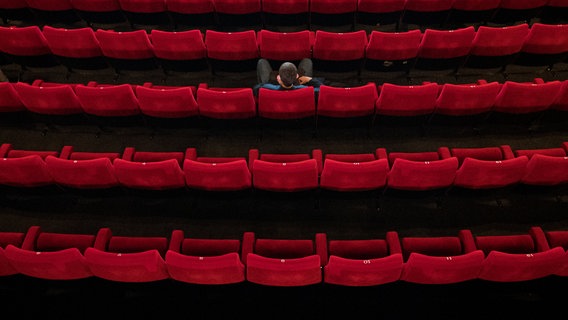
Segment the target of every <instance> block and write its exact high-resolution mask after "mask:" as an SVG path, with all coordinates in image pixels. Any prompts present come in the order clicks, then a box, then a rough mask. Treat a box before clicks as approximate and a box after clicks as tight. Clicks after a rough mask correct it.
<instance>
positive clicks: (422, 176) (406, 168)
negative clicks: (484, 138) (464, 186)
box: [387, 157, 458, 190]
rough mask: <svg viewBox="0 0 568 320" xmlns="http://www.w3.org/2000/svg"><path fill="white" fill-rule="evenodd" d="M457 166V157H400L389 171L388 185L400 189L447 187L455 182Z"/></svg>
mask: <svg viewBox="0 0 568 320" xmlns="http://www.w3.org/2000/svg"><path fill="white" fill-rule="evenodd" d="M457 168H458V160H457V159H456V158H455V157H452V158H447V159H443V160H435V161H412V160H406V159H402V158H398V159H396V160H395V161H394V164H393V166H392V167H391V169H390V171H389V174H388V177H387V186H388V187H389V188H393V189H400V190H433V189H439V188H447V187H449V186H451V185H452V184H453V183H454V178H455V176H456V171H457Z"/></svg>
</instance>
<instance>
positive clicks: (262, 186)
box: [248, 149, 322, 192]
mask: <svg viewBox="0 0 568 320" xmlns="http://www.w3.org/2000/svg"><path fill="white" fill-rule="evenodd" d="M321 157H322V154H321V150H319V149H314V150H312V152H311V153H298V154H272V153H261V152H260V151H259V150H258V149H251V150H250V151H249V161H248V163H249V166H250V167H251V172H252V182H253V187H254V188H255V189H258V190H266V191H272V192H299V191H306V190H315V189H317V188H318V186H319V181H318V178H319V172H320V169H319V168H321V161H322V160H321Z"/></svg>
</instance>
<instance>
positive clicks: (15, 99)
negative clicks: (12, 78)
mask: <svg viewBox="0 0 568 320" xmlns="http://www.w3.org/2000/svg"><path fill="white" fill-rule="evenodd" d="M25 110H26V107H25V106H24V104H23V103H22V100H21V99H20V97H19V96H18V92H16V89H14V86H13V84H12V83H11V82H8V81H6V82H0V112H19V111H25Z"/></svg>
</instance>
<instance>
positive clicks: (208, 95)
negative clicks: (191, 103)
mask: <svg viewBox="0 0 568 320" xmlns="http://www.w3.org/2000/svg"><path fill="white" fill-rule="evenodd" d="M197 105H198V106H199V114H200V115H202V116H204V117H209V118H214V119H248V118H253V117H256V101H255V99H254V94H253V91H252V88H240V89H239V90H211V89H207V88H199V89H197Z"/></svg>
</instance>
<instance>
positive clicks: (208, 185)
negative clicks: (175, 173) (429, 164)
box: [183, 159, 252, 191]
mask: <svg viewBox="0 0 568 320" xmlns="http://www.w3.org/2000/svg"><path fill="white" fill-rule="evenodd" d="M183 171H184V174H185V181H186V185H187V186H188V187H189V188H196V189H201V190H208V191H236V190H244V189H249V188H251V186H252V175H251V173H250V170H249V167H248V164H247V162H246V160H245V159H241V160H235V161H231V162H221V163H216V162H199V161H194V160H189V159H186V160H185V161H184V164H183Z"/></svg>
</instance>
